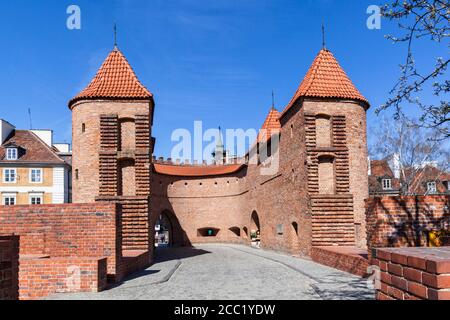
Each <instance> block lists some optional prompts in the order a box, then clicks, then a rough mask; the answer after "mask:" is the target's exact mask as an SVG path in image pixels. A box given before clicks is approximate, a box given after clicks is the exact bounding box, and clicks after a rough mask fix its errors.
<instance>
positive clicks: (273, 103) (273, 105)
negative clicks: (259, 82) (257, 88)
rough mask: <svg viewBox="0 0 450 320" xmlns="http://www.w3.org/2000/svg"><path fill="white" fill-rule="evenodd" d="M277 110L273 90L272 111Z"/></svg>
mask: <svg viewBox="0 0 450 320" xmlns="http://www.w3.org/2000/svg"><path fill="white" fill-rule="evenodd" d="M273 109H275V93H274V91H273V89H272V110H273Z"/></svg>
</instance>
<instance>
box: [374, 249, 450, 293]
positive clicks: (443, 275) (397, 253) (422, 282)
mask: <svg viewBox="0 0 450 320" xmlns="http://www.w3.org/2000/svg"><path fill="white" fill-rule="evenodd" d="M372 264H373V265H375V266H378V267H379V268H380V279H379V280H380V282H379V288H378V289H377V299H378V300H424V299H425V300H450V247H443V248H386V249H376V250H375V252H374V258H373V259H372Z"/></svg>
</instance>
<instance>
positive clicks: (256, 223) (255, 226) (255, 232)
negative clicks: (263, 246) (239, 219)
mask: <svg viewBox="0 0 450 320" xmlns="http://www.w3.org/2000/svg"><path fill="white" fill-rule="evenodd" d="M250 238H251V241H252V245H254V246H257V247H259V246H260V243H261V223H260V220H259V215H258V213H257V212H256V211H253V212H252V218H251V223H250Z"/></svg>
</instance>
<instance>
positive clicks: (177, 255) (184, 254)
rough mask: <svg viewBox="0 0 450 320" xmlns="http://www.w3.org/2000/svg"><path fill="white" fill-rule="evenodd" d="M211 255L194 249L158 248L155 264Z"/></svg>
mask: <svg viewBox="0 0 450 320" xmlns="http://www.w3.org/2000/svg"><path fill="white" fill-rule="evenodd" d="M209 253H211V252H209V251H206V250H203V249H196V248H194V247H178V248H156V250H155V262H154V263H161V262H166V261H171V260H182V259H187V258H192V257H196V256H200V255H204V254H209Z"/></svg>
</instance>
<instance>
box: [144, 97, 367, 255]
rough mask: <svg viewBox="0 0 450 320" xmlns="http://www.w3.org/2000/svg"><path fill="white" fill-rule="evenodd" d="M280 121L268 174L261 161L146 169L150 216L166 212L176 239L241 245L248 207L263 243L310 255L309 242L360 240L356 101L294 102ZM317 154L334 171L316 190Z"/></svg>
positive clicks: (361, 120)
mask: <svg viewBox="0 0 450 320" xmlns="http://www.w3.org/2000/svg"><path fill="white" fill-rule="evenodd" d="M306 111H307V113H305V112H306ZM316 115H328V118H329V119H330V120H329V121H330V124H329V130H330V132H329V134H330V138H332V139H328V141H329V142H330V143H331V144H332V145H331V146H328V147H319V146H317V141H316V136H317V135H316ZM319 124H320V123H319ZM281 125H282V128H281V141H280V146H279V155H280V159H279V160H280V162H279V168H278V170H277V171H276V172H274V173H271V174H269V175H265V174H263V173H262V169H263V168H264V167H265V164H264V163H263V164H250V165H249V166H245V167H244V168H242V169H241V170H240V171H239V172H237V173H234V174H231V175H227V176H220V177H196V178H189V177H173V176H165V175H160V174H156V173H154V174H153V176H152V177H153V178H152V183H151V190H152V195H151V197H152V198H151V212H152V218H151V221H152V223H153V222H154V221H156V219H157V217H158V216H159V215H160V214H162V213H163V212H170V213H171V214H170V216H172V217H173V219H172V221H171V222H172V225H175V226H176V228H173V229H174V232H173V233H174V237H177V238H178V240H179V241H180V242H178V244H189V243H198V242H234V243H247V244H248V243H249V241H250V239H249V236H250V232H251V231H252V228H253V229H254V228H255V227H254V226H253V225H254V224H253V223H252V214H254V215H256V216H257V217H258V219H259V223H260V232H261V247H262V248H265V249H271V250H278V251H284V252H288V253H291V254H295V255H310V253H311V248H312V247H313V246H328V245H334V244H339V245H342V246H351V245H355V244H357V245H358V246H360V247H365V244H366V241H365V220H364V219H363V217H364V198H366V197H367V195H368V179H367V150H366V140H365V137H366V133H365V110H364V108H363V107H362V106H361V105H359V104H358V103H353V102H348V101H321V102H318V101H308V102H305V101H298V102H297V103H296V104H295V105H294V107H293V108H291V109H290V110H289V112H288V113H287V114H286V115H285V116H284V117H283V118H282V119H281ZM322 142H323V143H325V142H324V141H322ZM261 149H262V148H260V150H261ZM320 156H332V157H333V171H334V172H333V174H329V175H328V176H326V177H325V178H324V181H325V183H327V181H328V182H329V180H330V179H332V180H333V181H332V182H333V183H330V184H333V185H334V186H335V187H334V188H333V190H329V191H328V192H327V193H330V194H326V195H322V194H320V189H319V184H318V182H319V177H318V167H319V165H318V164H319V158H320ZM350 168H352V170H350ZM326 190H328V189H326ZM200 228H216V229H219V232H218V233H217V236H216V237H202V236H201V233H200V234H199V232H198V230H199V229H200ZM244 230H247V233H246V232H245V231H244ZM236 231H239V232H236ZM175 233H176V234H175ZM239 233H240V234H239ZM238 234H239V235H238ZM180 239H181V240H180Z"/></svg>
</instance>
